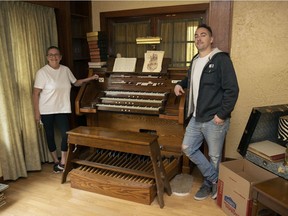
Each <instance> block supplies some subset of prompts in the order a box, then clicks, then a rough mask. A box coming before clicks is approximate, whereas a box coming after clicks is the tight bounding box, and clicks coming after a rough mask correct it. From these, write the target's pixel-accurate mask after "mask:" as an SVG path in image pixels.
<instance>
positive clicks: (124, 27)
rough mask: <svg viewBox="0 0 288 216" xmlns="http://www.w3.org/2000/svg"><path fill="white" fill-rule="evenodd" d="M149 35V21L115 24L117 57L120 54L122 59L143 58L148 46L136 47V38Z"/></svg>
mask: <svg viewBox="0 0 288 216" xmlns="http://www.w3.org/2000/svg"><path fill="white" fill-rule="evenodd" d="M147 35H150V24H149V22H148V21H145V22H143V21H141V22H123V23H114V46H115V52H116V53H115V55H116V54H117V53H120V54H121V56H122V57H137V58H143V57H144V52H143V50H144V49H147V46H146V45H136V38H137V37H143V36H147ZM138 46H141V47H140V48H139V47H138Z"/></svg>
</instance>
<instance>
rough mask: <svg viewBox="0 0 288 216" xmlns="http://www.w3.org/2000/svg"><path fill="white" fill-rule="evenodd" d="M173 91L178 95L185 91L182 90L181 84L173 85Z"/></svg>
mask: <svg viewBox="0 0 288 216" xmlns="http://www.w3.org/2000/svg"><path fill="white" fill-rule="evenodd" d="M174 93H175V95H176V96H180V95H182V94H185V91H184V90H183V88H182V86H180V85H176V86H175V87H174Z"/></svg>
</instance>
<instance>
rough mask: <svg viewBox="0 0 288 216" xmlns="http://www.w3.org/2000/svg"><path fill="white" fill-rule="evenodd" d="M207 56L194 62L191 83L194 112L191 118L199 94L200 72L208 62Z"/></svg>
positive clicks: (194, 114)
mask: <svg viewBox="0 0 288 216" xmlns="http://www.w3.org/2000/svg"><path fill="white" fill-rule="evenodd" d="M208 58H209V55H206V56H204V57H202V58H200V57H199V58H197V59H196V60H195V61H196V62H195V68H194V72H193V77H192V82H193V85H192V86H193V91H192V92H193V103H194V112H193V116H194V117H195V116H196V107H197V99H198V93H199V85H200V79H201V75H202V71H203V68H204V66H205V65H206V64H207V62H208Z"/></svg>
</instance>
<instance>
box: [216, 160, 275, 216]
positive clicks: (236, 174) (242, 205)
mask: <svg viewBox="0 0 288 216" xmlns="http://www.w3.org/2000/svg"><path fill="white" fill-rule="evenodd" d="M276 177H277V176H276V175H274V174H273V173H271V172H269V171H267V170H264V169H262V168H261V167H259V166H257V165H255V164H253V163H251V162H249V161H248V160H245V159H239V160H233V161H227V162H223V163H221V164H220V166H219V179H218V194H217V205H218V206H220V207H221V208H222V210H223V211H224V212H225V213H226V214H227V215H233V216H234V215H239V216H250V215H251V213H252V201H253V200H252V196H251V195H252V193H251V188H252V185H253V184H255V183H259V182H262V181H266V180H269V179H272V178H276Z"/></svg>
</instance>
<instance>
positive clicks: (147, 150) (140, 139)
mask: <svg viewBox="0 0 288 216" xmlns="http://www.w3.org/2000/svg"><path fill="white" fill-rule="evenodd" d="M67 134H68V155H67V161H66V165H65V170H64V172H63V175H62V183H64V182H66V178H67V175H68V173H69V172H70V171H71V170H72V169H73V167H74V165H75V164H77V165H87V166H91V167H97V168H101V169H107V170H112V171H116V170H117V171H118V172H123V173H129V174H132V175H138V176H145V177H150V178H153V179H155V182H156V190H157V199H158V203H159V205H160V207H161V208H163V207H164V200H163V195H164V192H166V193H167V194H168V195H171V188H170V184H169V181H168V178H167V176H166V171H165V169H164V166H163V162H162V159H161V153H160V148H159V144H158V141H157V139H158V136H157V135H152V134H146V133H138V132H130V131H119V130H113V129H109V128H102V127H84V126H81V127H78V128H75V129H73V130H71V131H68V132H67ZM80 146H86V147H93V148H100V149H109V150H113V151H119V152H125V153H132V154H137V155H145V156H149V157H150V159H151V162H152V165H153V173H152V174H151V173H149V172H143V171H141V172H140V171H138V170H133V169H126V168H122V167H117V166H111V165H106V164H101V163H95V162H91V161H86V160H83V159H82V160H81V159H79V158H78V156H79V154H78V153H79V151H78V147H80Z"/></svg>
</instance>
